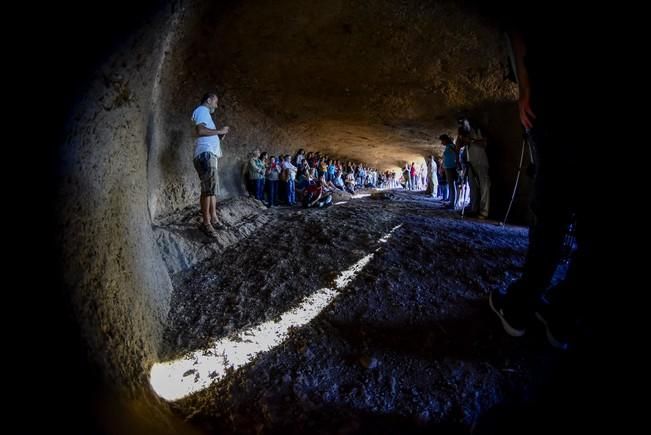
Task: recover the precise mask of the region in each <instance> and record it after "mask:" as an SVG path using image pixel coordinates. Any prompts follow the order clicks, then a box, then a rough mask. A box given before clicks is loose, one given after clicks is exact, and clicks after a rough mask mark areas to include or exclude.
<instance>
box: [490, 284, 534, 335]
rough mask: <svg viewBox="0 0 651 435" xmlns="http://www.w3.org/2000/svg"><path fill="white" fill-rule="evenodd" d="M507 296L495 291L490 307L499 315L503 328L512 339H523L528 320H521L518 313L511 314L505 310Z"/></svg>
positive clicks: (491, 296)
mask: <svg viewBox="0 0 651 435" xmlns="http://www.w3.org/2000/svg"><path fill="white" fill-rule="evenodd" d="M505 298H506V294H504V293H502V292H500V291H499V290H497V289H496V290H493V291H492V292H491V293H490V296H489V297H488V305H490V307H491V310H493V311H494V312H495V314H497V316H498V317H499V318H500V320H501V321H502V326H503V327H504V330H505V331H506V333H507V334H509V335H510V336H511V337H522V336H523V335H524V333H525V332H527V328H526V319H525V318H519V317H521V316H518V314H517V313H509V312H507V311H506V310H505V309H504V308H505V307H504V305H505V304H504V300H505Z"/></svg>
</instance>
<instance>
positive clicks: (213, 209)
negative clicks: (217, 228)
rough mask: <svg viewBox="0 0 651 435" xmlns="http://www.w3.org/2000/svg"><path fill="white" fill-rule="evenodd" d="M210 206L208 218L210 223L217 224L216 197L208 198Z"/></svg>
mask: <svg viewBox="0 0 651 435" xmlns="http://www.w3.org/2000/svg"><path fill="white" fill-rule="evenodd" d="M208 199H209V205H210V217H211V220H212V222H215V223H216V222H217V220H218V219H217V197H216V196H215V195H210V196H209V197H208Z"/></svg>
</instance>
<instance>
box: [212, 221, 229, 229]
mask: <svg viewBox="0 0 651 435" xmlns="http://www.w3.org/2000/svg"><path fill="white" fill-rule="evenodd" d="M210 225H212V227H213V228H214V229H216V230H225V229H226V227H225V226H224V224H222V223H221V222H219V221H218V220H211V221H210Z"/></svg>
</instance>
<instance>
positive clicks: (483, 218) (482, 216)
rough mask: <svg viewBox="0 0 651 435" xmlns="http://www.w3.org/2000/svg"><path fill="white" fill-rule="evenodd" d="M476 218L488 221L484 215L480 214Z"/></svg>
mask: <svg viewBox="0 0 651 435" xmlns="http://www.w3.org/2000/svg"><path fill="white" fill-rule="evenodd" d="M477 218H478V219H481V220H486V219H488V216H487V215H484V214H480V215H479V216H477Z"/></svg>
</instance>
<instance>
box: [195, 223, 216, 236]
mask: <svg viewBox="0 0 651 435" xmlns="http://www.w3.org/2000/svg"><path fill="white" fill-rule="evenodd" d="M199 229H200V230H201V231H203V232H204V234H205V235H207V236H208V237H210V238H213V239H215V238H217V231H215V229H214V228H213V227H212V225H210V224H204V223H202V224H200V225H199Z"/></svg>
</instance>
